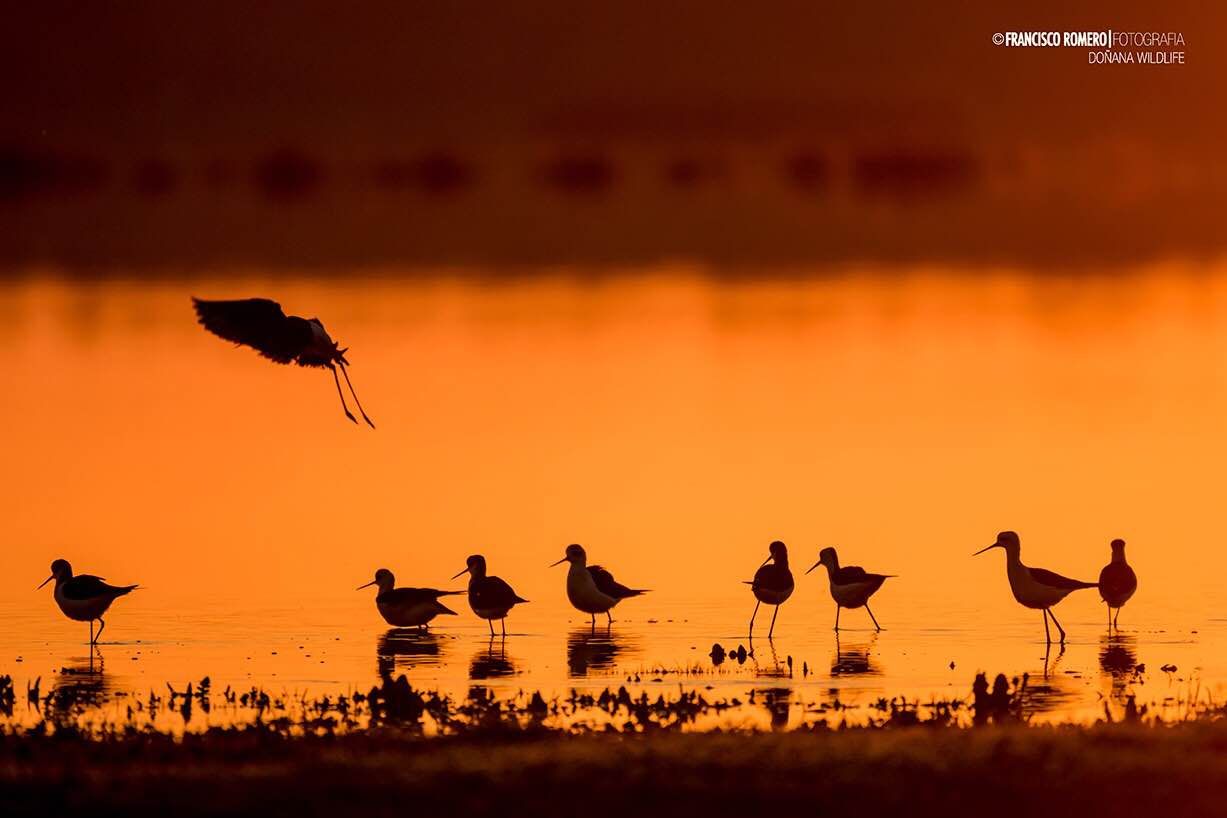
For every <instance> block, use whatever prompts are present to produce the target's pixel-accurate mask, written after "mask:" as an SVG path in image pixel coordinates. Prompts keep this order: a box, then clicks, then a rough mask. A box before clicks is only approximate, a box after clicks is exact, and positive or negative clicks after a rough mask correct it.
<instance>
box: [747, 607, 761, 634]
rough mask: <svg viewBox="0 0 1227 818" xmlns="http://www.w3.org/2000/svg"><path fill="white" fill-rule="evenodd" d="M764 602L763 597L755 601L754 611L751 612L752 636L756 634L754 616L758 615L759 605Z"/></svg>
mask: <svg viewBox="0 0 1227 818" xmlns="http://www.w3.org/2000/svg"><path fill="white" fill-rule="evenodd" d="M762 604H763V602H762V600H761V599H760V600H759V601H757V602H755V603H754V613H752V614H750V636H751V637H753V636H754V617H756V616H758V606H759V605H762Z"/></svg>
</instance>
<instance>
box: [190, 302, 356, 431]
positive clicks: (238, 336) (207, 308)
mask: <svg viewBox="0 0 1227 818" xmlns="http://www.w3.org/2000/svg"><path fill="white" fill-rule="evenodd" d="M192 305H193V306H194V307H195V308H196V317H197V319H198V320H199V321H200V324H201V325H202V326H203V327H204V328H205V329H207V330H208V331H209V332H211V333H213V334H214V335H216V336H218V337H220V338H225V339H226V340H227V341H234V343H236V344H245V345H247V346H249V347H251V348H252V349H254V350H256V351H257V352H259V353H260V354H261V355H263V356H264V357H265V358H268V359H269V360H270V361H275V362H277V363H279V364H288V363H296V364H298V365H299V366H318V367H326V368H328V369H331V370H332V379H333V381H335V382H336V385H337V395H339V396H340V398H341V409H342V410H344V412H345V417H347V418H349V419H350V420H352V421H353V422H354V423H357V422H358V420H357V419H356V418H355V417H354V416H353V413H351V412H350V411H349V407H348V406H346V404H345V393H344V392H342V391H341V380H340V378H338V377H337V366H338V365H339V366H340V367H341V374H342V375H344V376H345V383H346V384H347V385H348V386H349V393H350V394H351V395H353V396H354V403H355V404H357V406H358V411H359V412H360V413H361V414H362V419H363V420H365V421H366V423H367V425H368V426H370V427H371V428H372V429H374V428H375V424H374V423H372V422H371V419H370V418H369V417H367V416H366V411H365V410H363V408H362V401H360V400H358V393H357V392H355V391H354V385H353V384H352V383H350V380H349V372H348V371H346V369H345V367H346V366H348V365H349V361H347V360H345V353H346V352H348V351H349V348H348V347H346V348H345V349H339V348H338V347H339V346H340V345H339V344H338V343H337V342H336V341H334V340H332V338H330V337H329V336H328V333H327V332H326V331H325V330H324V325H323V324H322V323H320V319H318V318H299V317H298V316H297V315H289V316H287V315H286V314H285V313H284V312H282V311H281V305H280V304H278V303H277V302H276V301H270V300H269V299H267V298H243V299H239V300H237V301H205V300H204V299H201V298H193V299H192Z"/></svg>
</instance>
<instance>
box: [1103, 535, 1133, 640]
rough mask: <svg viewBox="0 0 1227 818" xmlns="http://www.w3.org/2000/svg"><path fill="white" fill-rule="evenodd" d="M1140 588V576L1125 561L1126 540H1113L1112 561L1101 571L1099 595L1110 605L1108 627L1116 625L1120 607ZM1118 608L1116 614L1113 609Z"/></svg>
mask: <svg viewBox="0 0 1227 818" xmlns="http://www.w3.org/2000/svg"><path fill="white" fill-rule="evenodd" d="M1137 589H1138V576H1137V574H1135V573H1133V569H1132V568H1130V567H1129V563H1128V562H1126V561H1125V541H1124V540H1113V541H1112V561H1111V562H1109V563H1108V564H1107V565H1105V566H1104V567H1103V570H1102V571H1100V572H1099V596H1100V598H1102V599H1103V601H1104V602H1105V603H1107V605H1108V627H1109V628H1114V627H1116V620H1118V619H1120V609H1121V608H1122V607H1123V606H1124V604H1125V603H1126V602H1128V601H1129V598H1130V597H1131V596H1133V593H1134V591H1136V590H1137ZM1113 608H1115V609H1116V616H1113V615H1112V609H1113Z"/></svg>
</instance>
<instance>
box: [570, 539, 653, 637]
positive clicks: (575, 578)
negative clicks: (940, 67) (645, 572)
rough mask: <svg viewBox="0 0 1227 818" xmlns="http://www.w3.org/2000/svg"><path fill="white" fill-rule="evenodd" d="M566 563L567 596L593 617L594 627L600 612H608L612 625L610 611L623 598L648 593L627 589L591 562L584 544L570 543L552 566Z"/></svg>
mask: <svg viewBox="0 0 1227 818" xmlns="http://www.w3.org/2000/svg"><path fill="white" fill-rule="evenodd" d="M564 562H569V563H571V567H570V569H568V571H567V599H569V600H570V601H571V604H572V605H574V606H575V609H576V610H578V611H582V612H583V613H586V614H589V615H590V616H591V617H592V625H593V627H596V615H597V614H599V613H603V614H605V616H607V617H609V624H611V625H612V624H613V614H611V613H610V611H612V610H613V607H614V606H615V605H617V604H618V603H619V602H621V601H622V600H624V599H629V598H630V597H633V596H639V595H640V594H646V593H647V591H646V590H642V589H635V588H627V587H626V586H625V585H623V584H622V583H620V582H618V581H617V580H615V579H614V577H613V574H611V573H609V572H608V571H606V570H605V569H604V568H602V567H601V566H599V565H588V554H587V553H586V552H585V551H584V547H583V546H582V545H575V544H571V545H568V546H567V550H566V554H565V556H563V558H562V559H560V560H559V561H558V562H556V563H554V564H553V565H551V566H550V567H551V568H553V567H554V565H562V564H563V563H564Z"/></svg>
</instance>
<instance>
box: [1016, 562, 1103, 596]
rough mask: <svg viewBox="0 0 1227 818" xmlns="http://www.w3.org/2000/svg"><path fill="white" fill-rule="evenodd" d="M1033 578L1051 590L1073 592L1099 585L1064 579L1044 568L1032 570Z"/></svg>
mask: <svg viewBox="0 0 1227 818" xmlns="http://www.w3.org/2000/svg"><path fill="white" fill-rule="evenodd" d="M1028 570H1030V571H1031V578H1032V579H1034V580H1035V581H1036V582H1038V583H1039V584H1040V585H1047V586H1048V587H1049V588H1068V589H1069V590H1071V591H1076V590H1078V589H1079V588H1094V587H1096V586H1097V584H1098V583H1095V582H1082V581H1081V580H1077V579H1070V578H1069V577H1063V576H1061V575H1060V574H1054V573H1053V572H1052V571H1048V570H1046V569H1044V568H1030V569H1028Z"/></svg>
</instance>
